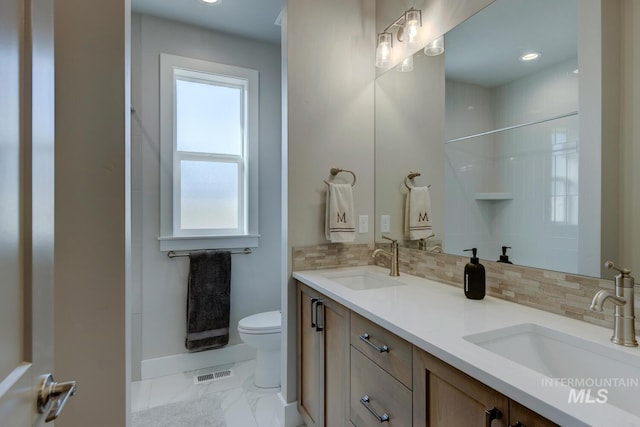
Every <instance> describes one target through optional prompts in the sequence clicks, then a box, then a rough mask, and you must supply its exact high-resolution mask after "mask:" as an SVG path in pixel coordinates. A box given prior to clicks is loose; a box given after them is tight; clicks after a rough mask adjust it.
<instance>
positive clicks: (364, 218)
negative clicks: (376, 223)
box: [358, 215, 369, 233]
mask: <svg viewBox="0 0 640 427" xmlns="http://www.w3.org/2000/svg"><path fill="white" fill-rule="evenodd" d="M358 231H359V232H360V233H368V232H369V215H360V217H359V218H358Z"/></svg>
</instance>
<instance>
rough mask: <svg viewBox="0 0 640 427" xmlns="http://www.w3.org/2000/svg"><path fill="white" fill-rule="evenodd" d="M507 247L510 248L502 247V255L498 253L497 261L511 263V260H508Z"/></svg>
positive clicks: (509, 247)
mask: <svg viewBox="0 0 640 427" xmlns="http://www.w3.org/2000/svg"><path fill="white" fill-rule="evenodd" d="M507 249H511V246H503V247H502V255H500V259H499V260H498V262H504V263H507V264H513V263H512V262H511V261H509V256H508V255H507Z"/></svg>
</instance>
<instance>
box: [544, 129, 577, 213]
mask: <svg viewBox="0 0 640 427" xmlns="http://www.w3.org/2000/svg"><path fill="white" fill-rule="evenodd" d="M550 194H551V222H552V223H554V224H562V225H577V224H578V194H579V193H578V141H577V140H570V139H569V130H568V128H565V127H555V128H553V129H552V132H551V191H550Z"/></svg>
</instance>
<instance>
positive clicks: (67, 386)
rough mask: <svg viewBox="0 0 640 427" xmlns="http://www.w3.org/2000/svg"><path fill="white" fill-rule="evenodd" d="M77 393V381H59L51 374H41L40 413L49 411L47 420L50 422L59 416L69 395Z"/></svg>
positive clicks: (38, 403)
mask: <svg viewBox="0 0 640 427" xmlns="http://www.w3.org/2000/svg"><path fill="white" fill-rule="evenodd" d="M75 393H76V382H75V381H67V382H64V383H58V382H55V380H54V379H53V375H51V374H47V375H43V376H41V377H40V386H39V391H38V402H37V405H38V412H39V413H41V414H44V413H45V412H47V411H49V414H47V418H46V419H45V422H47V423H48V422H50V421H53V420H55V419H56V418H58V416H59V415H60V412H62V408H64V405H65V403H67V400H68V399H69V396H73V395H74V394H75Z"/></svg>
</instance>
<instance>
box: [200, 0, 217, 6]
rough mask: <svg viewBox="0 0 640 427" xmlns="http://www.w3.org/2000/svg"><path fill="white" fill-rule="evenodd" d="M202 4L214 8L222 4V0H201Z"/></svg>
mask: <svg viewBox="0 0 640 427" xmlns="http://www.w3.org/2000/svg"><path fill="white" fill-rule="evenodd" d="M200 1H201V2H202V3H204V4H207V5H210V6H214V5H218V4H220V3H222V0H200Z"/></svg>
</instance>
